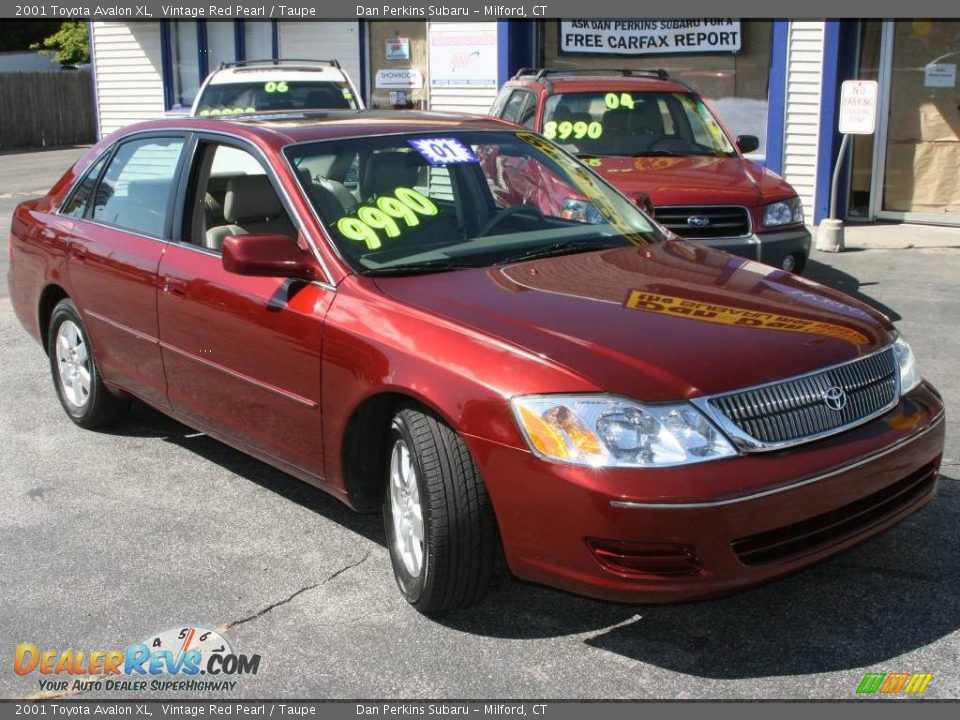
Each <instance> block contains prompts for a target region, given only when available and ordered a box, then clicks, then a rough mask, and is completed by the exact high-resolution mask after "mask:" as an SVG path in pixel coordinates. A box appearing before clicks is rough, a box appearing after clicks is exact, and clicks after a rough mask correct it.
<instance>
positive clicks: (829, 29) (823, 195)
mask: <svg viewBox="0 0 960 720" xmlns="http://www.w3.org/2000/svg"><path fill="white" fill-rule="evenodd" d="M841 25H842V23H841V21H839V20H827V21H826V23H825V24H824V28H823V73H822V77H821V81H820V133H819V135H818V136H817V185H816V188H814V201H813V223H814V225H819V224H820V221H821V220H823V219H824V218H825V217H828V216H829V215H830V180H831V179H832V177H833V164H834V162H835V161H836V158H837V150H839V148H840V136H839V134H838V133H837V113H838V110H839V104H840V83H841V82H842V78H843V75H844V72H843V69H842V67H841V63H840V32H841ZM841 214H842V213H841Z"/></svg>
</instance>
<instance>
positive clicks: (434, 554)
mask: <svg viewBox="0 0 960 720" xmlns="http://www.w3.org/2000/svg"><path fill="white" fill-rule="evenodd" d="M405 452H406V457H407V460H408V464H407V465H405V464H404V463H405V461H404V453H405ZM386 467H387V473H386V474H387V482H386V488H385V490H384V496H383V520H384V525H385V527H386V532H387V545H388V547H389V549H390V560H391V562H392V564H393V574H394V577H395V579H396V581H397V585H398V587H399V588H400V592H401V593H402V594H403V596H404V597H405V598H406V600H407V602H409V603H410V604H411V605H413V606H414V607H415V608H416V609H417V610H419V611H420V612H422V613H424V614H425V615H432V616H436V615H442V614H443V613H446V612H449V611H451V610H456V609H459V608H464V607H468V606H470V605H473V604H476V603H478V602H480V601H481V600H482V599H483V597H484V595H486V592H487V588H488V587H489V585H490V579H491V575H492V570H493V563H494V559H495V557H496V554H497V548H498V547H499V544H498V536H497V528H496V522H495V520H494V516H493V509H492V508H491V506H490V499H489V497H488V496H487V490H486V487H485V486H484V483H483V479H482V478H481V477H480V473H479V471H478V470H477V466H476V463H474V461H473V458H472V457H471V455H470V451H469V450H468V449H467V446H466V445H465V444H464V442H463V440H462V439H461V438H460V436H459V435H457V433H456V432H454V431H453V429H451V428H450V427H448V426H447V425H445V424H444V423H442V422H440V421H439V420H437V419H436V418H434V417H432V416H430V415H427V414H425V413H423V412H420V411H419V410H415V409H412V408H407V409H403V410H401V411H400V412H398V413H397V414H396V415H395V416H394V418H393V422H392V424H391V427H390V438H389V442H388V444H387V463H386ZM406 469H409V471H412V472H413V473H414V474H413V477H412V479H411V478H410V477H409V475H408V474H407V473H406V472H405V470H406ZM404 487H405V489H404ZM416 507H419V510H420V513H419V515H420V522H419V529H420V532H419V537H420V540H419V543H418V541H417V532H416V527H417V522H416V515H417V512H416ZM404 518H407V520H404ZM405 522H408V523H409V526H407V525H405ZM405 527H411V528H412V530H410V531H405V530H404V528H405ZM411 535H412V537H411ZM405 538H406V539H407V541H408V542H406V543H405V542H404V539H405ZM418 544H419V546H420V553H419V562H418V558H417V555H418V553H417V552H416V546H417V545H418Z"/></svg>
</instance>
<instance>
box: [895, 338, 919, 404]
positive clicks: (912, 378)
mask: <svg viewBox="0 0 960 720" xmlns="http://www.w3.org/2000/svg"><path fill="white" fill-rule="evenodd" d="M893 353H894V355H896V356H897V365H899V366H900V394H901V395H903V394H904V393H908V392H910V391H911V390H913V389H914V388H915V387H916V386H917V385H919V384H920V379H921V378H920V368H919V367H918V366H917V359H916V357H914V355H913V349H912V348H911V347H910V344H909V343H908V342H907V341H906V340H904V339H903V336H898V337H897V339H896V340H895V341H894V343H893Z"/></svg>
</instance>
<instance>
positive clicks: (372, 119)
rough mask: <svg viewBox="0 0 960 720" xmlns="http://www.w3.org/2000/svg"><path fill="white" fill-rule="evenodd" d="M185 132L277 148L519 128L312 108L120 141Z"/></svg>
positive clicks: (212, 121)
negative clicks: (219, 135)
mask: <svg viewBox="0 0 960 720" xmlns="http://www.w3.org/2000/svg"><path fill="white" fill-rule="evenodd" d="M164 129H185V130H196V131H198V132H199V131H203V130H208V131H213V132H226V133H229V134H231V135H236V136H237V137H245V138H249V139H253V138H256V139H259V140H261V141H263V142H265V143H266V144H268V145H271V146H273V147H277V148H279V147H282V146H283V145H289V144H291V143H301V142H314V141H319V140H332V139H338V138H350V137H368V136H376V135H394V134H399V133H430V132H451V131H458V130H512V131H516V130H517V126H516V125H514V124H512V123H508V122H505V121H503V120H498V119H496V118H490V117H486V116H484V115H466V114H461V113H444V112H429V111H410V110H306V111H294V112H275V113H258V114H251V115H236V116H232V117H229V118H210V117H176V118H168V119H164V120H151V121H149V122H144V123H138V124H136V125H131V126H128V127H126V128H124V129H123V130H121V131H120V132H119V134H118V135H117V136H116V137H117V138H119V137H123V136H126V135H129V134H131V133H135V132H146V131H150V130H164Z"/></svg>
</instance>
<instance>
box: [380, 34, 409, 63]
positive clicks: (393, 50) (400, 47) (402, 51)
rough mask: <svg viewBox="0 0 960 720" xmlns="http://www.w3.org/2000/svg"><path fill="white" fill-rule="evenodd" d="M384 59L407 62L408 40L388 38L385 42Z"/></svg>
mask: <svg viewBox="0 0 960 720" xmlns="http://www.w3.org/2000/svg"><path fill="white" fill-rule="evenodd" d="M384 57H385V58H386V59H387V60H409V59H410V38H402V37H395V38H389V39H388V40H387V42H386V48H385V50H384Z"/></svg>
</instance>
